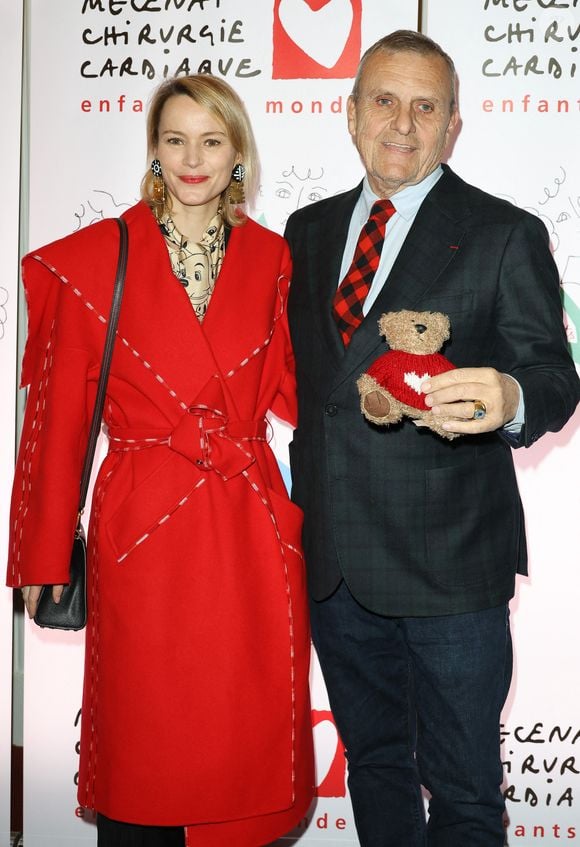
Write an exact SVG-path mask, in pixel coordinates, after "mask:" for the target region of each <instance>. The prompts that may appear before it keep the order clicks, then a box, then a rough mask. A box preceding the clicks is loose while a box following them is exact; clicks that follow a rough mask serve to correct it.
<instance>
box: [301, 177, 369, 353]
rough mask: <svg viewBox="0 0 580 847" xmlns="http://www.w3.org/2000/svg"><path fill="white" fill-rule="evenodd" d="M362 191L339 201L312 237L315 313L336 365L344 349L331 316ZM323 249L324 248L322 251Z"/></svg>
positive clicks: (322, 220)
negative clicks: (349, 233)
mask: <svg viewBox="0 0 580 847" xmlns="http://www.w3.org/2000/svg"><path fill="white" fill-rule="evenodd" d="M361 191H362V182H361V183H360V185H358V186H357V187H356V188H354V189H353V190H352V191H348V192H347V193H346V194H341V195H340V196H339V197H337V198H336V202H335V204H334V205H333V207H332V214H330V215H327V216H326V217H324V218H321V219H320V220H318V221H315V222H314V224H312V226H311V233H310V237H309V248H308V249H309V254H310V260H311V262H312V267H313V273H312V275H311V277H310V286H311V295H312V300H313V303H314V313H315V315H316V316H317V319H318V323H319V328H320V333H321V337H322V338H324V340H325V342H326V345H327V347H328V349H329V351H330V353H331V355H332V357H333V358H334V359H335V361H336V362H337V363H339V362H341V361H342V360H343V358H344V355H345V350H344V345H343V343H342V340H341V338H340V333H339V331H338V327H337V325H336V322H335V320H334V318H333V316H332V303H333V300H334V295H335V294H336V290H337V288H338V283H339V279H338V277H339V274H340V266H341V264H342V256H343V253H344V245H345V243H346V238H347V235H348V228H349V225H350V219H351V216H352V212H353V209H354V207H355V205H356V202H357V200H358V197H359V195H360V193H361ZM321 245H323V247H321Z"/></svg>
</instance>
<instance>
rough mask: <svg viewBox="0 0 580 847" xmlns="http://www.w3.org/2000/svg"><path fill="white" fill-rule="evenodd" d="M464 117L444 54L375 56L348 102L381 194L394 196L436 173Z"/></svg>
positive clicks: (359, 147)
mask: <svg viewBox="0 0 580 847" xmlns="http://www.w3.org/2000/svg"><path fill="white" fill-rule="evenodd" d="M458 117H459V116H458V113H457V111H456V110H453V111H451V88H450V79H449V71H448V69H447V65H446V64H445V61H444V60H443V59H442V58H441V57H440V56H437V55H433V56H423V55H421V54H419V53H414V52H411V51H404V52H400V53H387V52H378V53H375V54H374V56H371V57H370V59H369V60H368V61H367V64H366V66H365V68H364V71H363V74H362V78H361V80H360V89H359V96H358V98H357V101H356V103H355V102H354V101H353V99H352V97H351V98H350V99H349V101H348V129H349V132H350V134H351V136H352V139H353V141H354V143H355V145H356V148H357V150H358V152H359V154H360V157H361V159H362V161H363V164H364V166H365V169H366V171H367V174H368V177H369V182H370V185H371V188H372V189H373V191H374V192H375V194H377V195H378V196H379V197H390V196H391V195H392V194H394V193H395V192H397V191H399V190H401V189H402V188H405V187H406V186H407V185H415V184H416V183H418V182H420V181H421V180H422V179H424V177H426V176H427V175H428V174H430V173H431V172H432V171H433V170H435V168H436V167H437V165H438V164H439V162H440V161H441V157H442V154H443V151H444V149H445V146H446V144H447V142H448V140H449V136H450V135H451V133H452V132H453V130H454V129H455V127H456V125H457V121H458Z"/></svg>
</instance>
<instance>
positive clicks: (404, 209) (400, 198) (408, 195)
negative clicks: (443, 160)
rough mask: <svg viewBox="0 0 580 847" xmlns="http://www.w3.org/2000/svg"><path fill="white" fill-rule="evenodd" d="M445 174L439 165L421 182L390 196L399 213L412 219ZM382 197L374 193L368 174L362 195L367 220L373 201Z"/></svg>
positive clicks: (364, 181)
mask: <svg viewBox="0 0 580 847" xmlns="http://www.w3.org/2000/svg"><path fill="white" fill-rule="evenodd" d="M442 176H443V168H442V167H441V165H437V167H436V168H435V170H434V171H431V173H430V174H429V175H428V176H426V177H425V178H424V179H422V180H421V182H418V183H417V184H416V185H408V186H407V187H406V188H403V189H402V190H401V191H398V192H397V193H396V194H393V195H392V197H391V198H390V199H391V201H392V203H393V206H394V207H395V209H396V211H397V213H398V214H399V215H401V217H403V218H404V219H405V220H410V219H411V218H412V217H413V215H416V214H417V211H418V209H419V206H420V205H421V203H422V202H423V200H424V199H425V197H426V196H427V194H429V192H430V191H431V189H432V188H433V186H434V185H435V183H436V182H437V181H438V180H439V179H441V177H442ZM379 199H380V198H379V197H377V195H376V194H375V193H374V191H373V190H372V188H371V187H370V184H369V180H368V176H365V178H364V180H363V190H362V195H361V201H362V209H361V211H364V213H365V220H367V219H368V217H369V216H370V213H371V208H372V206H373V203H376V201H377V200H379Z"/></svg>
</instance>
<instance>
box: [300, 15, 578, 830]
mask: <svg viewBox="0 0 580 847" xmlns="http://www.w3.org/2000/svg"><path fill="white" fill-rule="evenodd" d="M457 122H458V112H457V107H456V104H455V70H454V67H453V63H452V61H451V59H450V58H449V57H448V56H447V55H446V54H445V53H444V52H443V51H442V50H441V48H440V47H439V46H438V45H437V44H435V43H434V42H432V41H431V40H430V39H427V38H426V37H424V36H422V35H419V34H417V33H414V32H407V31H399V32H397V33H392V34H391V35H390V36H387V37H385V38H383V39H381V40H380V41H379V42H377V44H375V45H374V46H373V47H371V48H370V49H369V50H368V51H367V53H366V54H365V55H364V57H363V59H362V61H361V65H360V68H359V73H358V75H357V78H356V80H355V85H354V89H353V94H352V96H351V98H350V100H349V104H348V127H349V131H350V134H351V136H352V138H353V141H354V143H355V145H356V147H357V149H358V152H359V154H360V157H361V159H362V162H363V165H364V167H365V171H366V175H365V178H364V181H363V183H362V185H359V186H358V187H357V188H355V189H354V190H352V191H349V192H347V193H345V194H341V195H339V196H336V197H333V198H330V199H326V200H323V201H321V202H319V203H316V204H314V205H312V206H309V207H307V208H304V209H301V210H300V211H297V212H295V213H294V214H293V215H292V216H291V218H290V219H289V222H288V226H287V230H286V237H287V238H288V240H289V242H290V245H291V249H292V254H293V260H294V278H293V283H292V289H291V294H290V304H289V317H290V327H291V333H292V339H293V343H294V348H295V353H296V362H297V374H298V391H299V421H298V427H297V429H296V432H295V435H294V440H293V442H292V444H291V446H290V458H291V465H292V479H293V498H294V499H295V501H296V502H297V503H298V504H299V505H300V506H301V507H302V508H303V509H304V512H305V525H304V543H305V552H306V563H307V569H308V572H309V580H310V589H311V594H312V598H313V600H312V630H313V638H314V642H315V646H316V649H317V651H318V655H319V658H320V662H321V665H322V670H323V673H324V677H325V680H326V684H327V687H328V692H329V697H330V703H331V706H332V709H333V712H334V716H335V719H336V721H337V725H338V728H339V731H340V733H341V735H342V738H343V741H344V743H345V746H346V750H347V757H348V763H349V788H350V793H351V798H352V802H353V807H354V813H355V820H356V826H357V830H358V834H359V838H360V843H361V845H363V847H419V845H426V844H428V845H430V847H496V845H497V847H499V845H503V843H504V826H503V821H502V816H503V812H504V802H503V798H502V794H501V789H500V784H501V780H502V768H501V763H500V755H499V722H500V713H501V709H502V706H503V704H504V701H505V697H506V695H507V691H508V688H509V683H510V676H511V642H510V634H509V623H508V605H507V604H508V601H509V599H510V598H511V597H512V595H513V591H514V582H515V573H516V571H518V572H520V573H525V570H526V548H525V536H524V520H523V514H522V508H521V503H520V499H519V495H518V489H517V484H516V478H515V473H514V467H513V461H512V455H511V449H510V444H511V445H513V446H515V447H519V446H529V445H530V444H532V443H533V442H534V441H536V440H537V439H538V438H539V437H540V436H541V435H543V433H545V432H546V431H547V430H552V431H554V430H558V429H560V428H561V427H562V426H563V425H564V424H565V423H566V421H567V420H568V418H569V417H570V416H571V415H572V413H573V411H574V409H575V407H576V405H577V403H578V399H579V396H580V389H579V380H578V376H577V374H576V371H575V369H574V365H573V363H572V361H571V359H570V356H569V353H568V350H567V344H566V337H565V332H564V328H563V323H562V308H561V303H560V298H559V282H558V274H557V270H556V267H555V265H554V262H553V260H552V256H551V254H550V250H549V245H548V236H547V233H546V230H545V228H544V226H543V224H542V223H541V222H540V220H539V219H537V218H535V217H533V216H532V215H530V214H528V213H526V212H524V211H522V210H520V209H518V208H516V207H515V206H512V205H510V204H508V203H506V202H504V201H501V200H499V199H497V198H494V197H492V196H490V195H488V194H485V193H483V192H482V191H479V190H478V189H476V188H474V187H472V186H470V185H467V184H466V183H465V182H463V181H462V180H461V179H460V178H459V177H458V176H456V175H455V174H454V173H453V172H452V171H451V170H450V169H449V168H448V167H446V166H442V165H441V164H440V162H441V158H442V155H443V152H444V149H445V147H446V145H447V142H448V140H449V137H450V135H451V134H452V133H453V132H454V130H455V129H456V126H457ZM384 198H390V201H391V203H392V207H391V206H390V204H387V205H388V212H387V216H388V218H389V219H388V221H387V223H386V235H385V238H384V242H383V241H382V236H381V234H380V232H379V225H378V224H377V223H376V221H375V223H374V224H372V225H371V226H370V229H369V224H368V222H367V221H368V219H369V213H371V209H372V214H371V215H370V217H371V221H373V220H375V217H376V216H379V217H380V215H379V212H380V210H381V209H383V210H384V208H386V205H385V204H384V203H383V204H380V203H379V206H375V205H374V204H375V203H376V201H377V200H379V199H384ZM377 210H379V211H377ZM381 214H382V212H381ZM376 220H378V217H376ZM361 227H363V231H364V232H366V236H365V238H363V239H362V240H361V239H360V238H359V233H361ZM369 232H370V233H371V234H370V235H369ZM377 233H378V235H377ZM361 235H362V233H361ZM369 245H370V246H369ZM367 248H368V249H367ZM360 251H362V253H361V252H360ZM365 251H366V252H365ZM367 253H368V255H369V256H370V258H368V257H367ZM371 254H373V255H374V262H375V265H376V260H377V258H378V256H379V255H380V258H379V259H378V268H376V270H375V269H374V266H373V259H372V256H371ZM361 255H362V259H361ZM353 256H355V259H356V262H357V267H358V270H359V271H360V273H359V276H360V275H361V274H362V276H363V277H364V280H363V281H364V283H365V285H366V290H365V289H364V285H363V296H362V298H361V301H362V299H363V298H365V297H366V299H364V302H361V303H359V304H358V305H357V297H356V296H355V295H353V291H355V289H356V288H357V286H356V285H354V284H352V285H350V288H348V284H349V281H351V282H352V277H351V274H352V273H353V272H354V273H355V275H356V269H354V270H353V268H352V265H351V263H352V260H353ZM357 257H358V258H357ZM365 262H366V263H367V264H366V265H365ZM361 268H362V270H361ZM369 268H370V272H369ZM343 281H344V282H343ZM341 283H342V284H341ZM345 285H347V288H345V287H344V286H345ZM367 290H368V293H367ZM357 296H358V295H357ZM345 304H346V305H345ZM357 309H358V310H359V313H358V314H357ZM361 309H362V313H360V310H361ZM403 309H410V310H421V311H425V310H428V311H439V312H443V313H445V314H446V315H448V316H449V318H450V321H451V340H450V342H449V343H448V344H447V345H446V347H445V348H444V352H445V354H446V355H447V356H448V358H449V359H450V360H451V361H452V362H453V363H454V364H455V365H456V366H457V369H456V370H453V371H450V372H448V373H445V374H440V375H438V376H433V377H432V378H428V377H427V378H424V381H423V383H422V386H421V389H420V390H421V391H422V392H423V394H424V396H425V401H426V404H427V406H428V407H430V408H431V410H432V411H433V412H434V413H435V414H436V415H438V416H440V418H445V417H451V420H450V421H449V422H448V423H447V424H445V427H446V428H447V429H449V430H450V432H452V433H458V434H460V436H461V437H457V438H455V439H454V440H446V439H444V438H441V437H440V436H438V435H435V434H434V433H433V432H431V431H429V430H427V429H425V428H420V427H417V426H415V425H414V424H413V422H412V421H410V420H406V421H403V422H402V423H399V424H397V425H394V426H389V427H381V426H376V425H374V424H371V423H369V422H368V421H367V420H365V418H364V417H363V415H362V414H361V411H360V404H359V396H358V392H357V386H356V381H357V378H358V377H359V376H360V375H361V373H363V372H364V371H365V369H366V368H367V367H368V366H369V365H370V364H371V363H372V362H373V361H374V360H375V359H376V358H377V357H378V356H379V355H380V354H381V353H382V352H384V351H385V349H386V346H385V343H384V341H383V340H382V339H381V337H380V336H379V332H378V328H377V319H378V318H379V316H380V315H381V313H383V312H387V311H389V312H390V311H399V310H403ZM421 785H423V786H424V787H425V788H426V789H427V790H428V791H429V793H430V795H431V799H430V804H429V817H428V822H427V823H426V821H425V815H424V806H423V799H422V793H421Z"/></svg>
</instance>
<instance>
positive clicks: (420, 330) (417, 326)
mask: <svg viewBox="0 0 580 847" xmlns="http://www.w3.org/2000/svg"><path fill="white" fill-rule="evenodd" d="M415 329H416V330H417V332H418V333H419V335H423V333H424V332H427V327H426V326H425V324H415Z"/></svg>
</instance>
